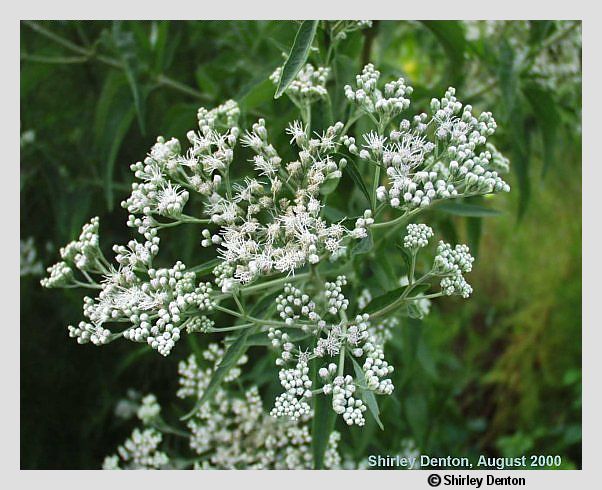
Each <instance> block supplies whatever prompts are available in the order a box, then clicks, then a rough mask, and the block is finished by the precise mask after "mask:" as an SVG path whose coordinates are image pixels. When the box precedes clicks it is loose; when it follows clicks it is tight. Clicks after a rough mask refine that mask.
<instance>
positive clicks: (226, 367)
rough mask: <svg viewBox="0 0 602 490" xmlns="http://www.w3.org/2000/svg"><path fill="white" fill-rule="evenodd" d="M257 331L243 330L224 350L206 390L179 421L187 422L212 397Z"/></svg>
mask: <svg viewBox="0 0 602 490" xmlns="http://www.w3.org/2000/svg"><path fill="white" fill-rule="evenodd" d="M257 329H259V326H254V327H251V328H245V329H244V330H241V331H240V332H238V335H237V336H236V338H235V340H234V342H233V343H232V344H230V345H229V346H228V348H227V349H226V353H225V354H224V358H223V359H222V362H220V364H219V366H218V367H217V369H216V370H215V372H214V373H213V375H212V376H211V380H210V381H209V385H207V389H206V390H205V391H204V392H203V395H202V396H201V398H199V399H198V401H197V402H196V405H195V406H194V408H193V409H192V410H191V411H190V412H188V413H187V414H186V415H184V416H183V417H181V420H187V419H189V418H190V417H192V416H194V414H195V413H196V412H197V411H198V409H199V408H200V407H201V406H203V404H204V403H205V402H208V401H210V400H211V399H212V398H213V395H214V394H215V392H216V391H217V389H218V388H219V387H220V385H221V384H222V381H223V380H224V378H225V377H226V375H227V374H228V373H229V372H230V370H231V369H232V368H233V367H234V366H236V363H237V362H238V360H239V359H240V358H241V357H242V355H243V354H244V353H245V352H246V351H247V349H248V345H247V339H248V338H249V335H251V334H252V333H254V332H256V331H257Z"/></svg>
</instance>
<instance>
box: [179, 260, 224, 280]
mask: <svg viewBox="0 0 602 490" xmlns="http://www.w3.org/2000/svg"><path fill="white" fill-rule="evenodd" d="M219 264H221V261H220V259H212V260H209V261H207V262H205V263H203V264H200V265H197V266H196V267H191V268H190V269H187V272H194V273H196V275H197V276H199V277H200V276H203V275H205V274H208V273H209V272H212V271H213V269H214V268H215V267H216V266H217V265H219Z"/></svg>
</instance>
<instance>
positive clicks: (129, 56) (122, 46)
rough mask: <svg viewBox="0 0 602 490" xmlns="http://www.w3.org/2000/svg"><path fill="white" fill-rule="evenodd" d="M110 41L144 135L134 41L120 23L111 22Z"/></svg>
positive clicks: (142, 107) (138, 72)
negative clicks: (117, 57) (119, 63)
mask: <svg viewBox="0 0 602 490" xmlns="http://www.w3.org/2000/svg"><path fill="white" fill-rule="evenodd" d="M111 41H112V44H113V47H114V50H115V51H116V53H117V55H118V56H119V60H120V61H121V64H122V66H123V71H124V73H125V77H126V80H127V82H128V85H129V87H130V90H131V93H132V99H133V101H134V108H135V110H136V115H137V117H138V125H139V127H140V132H141V133H142V135H144V134H145V133H146V127H145V99H146V95H147V93H146V92H147V91H146V89H143V88H142V86H141V81H140V74H141V73H140V71H141V70H140V66H139V54H138V53H137V52H136V49H135V40H134V36H133V35H132V33H131V32H126V31H123V30H122V22H120V21H115V22H113V29H112V31H111Z"/></svg>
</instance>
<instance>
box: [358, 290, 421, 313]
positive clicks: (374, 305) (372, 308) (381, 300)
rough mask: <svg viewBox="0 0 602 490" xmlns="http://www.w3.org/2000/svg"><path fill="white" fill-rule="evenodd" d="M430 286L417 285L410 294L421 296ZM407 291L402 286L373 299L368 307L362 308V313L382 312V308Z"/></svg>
mask: <svg viewBox="0 0 602 490" xmlns="http://www.w3.org/2000/svg"><path fill="white" fill-rule="evenodd" d="M430 287H431V285H430V284H419V285H418V286H416V287H414V288H413V290H412V294H413V295H414V294H421V293H424V292H425V291H428V290H429V289H430ZM406 289H407V286H402V287H400V288H397V289H394V290H393V291H389V292H388V293H385V294H383V295H381V296H378V297H376V298H374V299H373V300H372V301H370V303H368V305H367V306H366V307H365V308H364V311H363V312H362V313H368V314H371V313H374V312H376V311H378V310H382V309H383V308H385V307H387V306H389V305H390V304H392V303H394V302H395V301H397V300H398V299H399V297H400V296H401V295H402V294H403V292H404V291H405V290H406Z"/></svg>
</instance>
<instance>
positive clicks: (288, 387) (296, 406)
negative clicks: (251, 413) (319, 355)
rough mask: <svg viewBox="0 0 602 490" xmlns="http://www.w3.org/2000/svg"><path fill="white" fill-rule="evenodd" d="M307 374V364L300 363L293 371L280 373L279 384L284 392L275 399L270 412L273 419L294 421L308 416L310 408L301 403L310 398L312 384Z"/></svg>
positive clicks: (285, 370)
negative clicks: (284, 417)
mask: <svg viewBox="0 0 602 490" xmlns="http://www.w3.org/2000/svg"><path fill="white" fill-rule="evenodd" d="M308 373H309V368H308V367H307V364H306V363H302V362H299V363H298V364H297V366H296V367H295V368H293V369H282V370H281V371H280V374H279V377H280V384H281V385H282V387H283V388H284V389H285V392H284V393H282V394H281V395H279V396H278V397H277V398H276V402H275V403H274V408H273V409H272V412H271V414H272V415H273V416H274V417H281V416H287V417H290V418H291V419H293V420H296V419H298V418H300V417H303V416H304V415H309V414H310V412H311V407H310V406H309V405H308V404H307V403H306V402H304V401H303V399H308V398H311V396H312V393H311V386H312V382H311V380H310V379H309V376H308Z"/></svg>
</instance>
